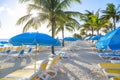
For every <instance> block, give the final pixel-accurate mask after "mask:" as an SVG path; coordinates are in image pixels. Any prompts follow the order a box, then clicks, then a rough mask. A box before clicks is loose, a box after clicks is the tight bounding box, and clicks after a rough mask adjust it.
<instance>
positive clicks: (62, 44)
mask: <svg viewBox="0 0 120 80" xmlns="http://www.w3.org/2000/svg"><path fill="white" fill-rule="evenodd" d="M62 38H63V40H62V46H63V47H64V27H62Z"/></svg>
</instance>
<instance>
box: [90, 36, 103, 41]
mask: <svg viewBox="0 0 120 80" xmlns="http://www.w3.org/2000/svg"><path fill="white" fill-rule="evenodd" d="M101 37H102V36H101V35H96V36H92V37H90V40H99V39H100V38H101Z"/></svg>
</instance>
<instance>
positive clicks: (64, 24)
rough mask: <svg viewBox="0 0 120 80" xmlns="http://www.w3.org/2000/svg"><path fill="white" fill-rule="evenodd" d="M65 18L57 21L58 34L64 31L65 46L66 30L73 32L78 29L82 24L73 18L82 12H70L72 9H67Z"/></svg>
mask: <svg viewBox="0 0 120 80" xmlns="http://www.w3.org/2000/svg"><path fill="white" fill-rule="evenodd" d="M64 13H65V18H64V19H62V21H61V20H59V21H57V23H56V24H57V27H56V34H58V33H59V32H61V31H62V38H63V40H62V46H64V32H65V29H66V30H68V31H69V32H73V31H75V29H78V28H79V26H80V24H79V22H78V21H77V20H76V19H74V18H72V17H73V15H74V16H75V17H76V16H80V15H81V13H79V12H70V11H65V12H64Z"/></svg>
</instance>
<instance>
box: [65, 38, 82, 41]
mask: <svg viewBox="0 0 120 80" xmlns="http://www.w3.org/2000/svg"><path fill="white" fill-rule="evenodd" d="M63 40H64V41H76V40H80V38H74V37H65V38H64V39H63Z"/></svg>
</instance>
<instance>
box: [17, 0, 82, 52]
mask: <svg viewBox="0 0 120 80" xmlns="http://www.w3.org/2000/svg"><path fill="white" fill-rule="evenodd" d="M20 1H21V2H28V4H29V5H28V8H27V10H28V14H27V15H25V16H23V17H21V18H20V19H19V20H18V22H17V24H18V25H20V24H22V23H23V22H25V26H24V29H23V30H24V31H26V30H28V29H29V28H30V27H33V28H34V29H38V27H39V26H40V24H42V23H44V22H48V23H51V31H52V37H54V36H55V27H56V20H59V19H61V17H63V15H62V14H63V9H65V8H67V7H69V6H70V4H71V2H73V1H76V2H80V0H20ZM29 1H31V2H29ZM33 10H36V11H37V12H38V13H37V16H35V17H33V16H32V14H31V12H32V11H33ZM52 53H53V54H54V47H53V46H52Z"/></svg>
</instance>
